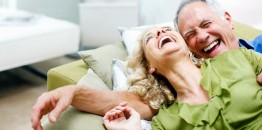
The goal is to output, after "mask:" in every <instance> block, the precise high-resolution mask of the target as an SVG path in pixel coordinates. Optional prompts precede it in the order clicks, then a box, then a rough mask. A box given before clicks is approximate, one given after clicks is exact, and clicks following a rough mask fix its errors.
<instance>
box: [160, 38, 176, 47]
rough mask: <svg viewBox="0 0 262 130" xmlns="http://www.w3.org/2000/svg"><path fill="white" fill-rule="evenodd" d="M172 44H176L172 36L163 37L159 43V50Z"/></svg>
mask: <svg viewBox="0 0 262 130" xmlns="http://www.w3.org/2000/svg"><path fill="white" fill-rule="evenodd" d="M171 42H176V40H175V39H173V38H172V37H170V36H163V37H161V39H160V41H159V43H158V48H159V49H160V48H162V47H163V46H164V45H165V44H166V43H171Z"/></svg>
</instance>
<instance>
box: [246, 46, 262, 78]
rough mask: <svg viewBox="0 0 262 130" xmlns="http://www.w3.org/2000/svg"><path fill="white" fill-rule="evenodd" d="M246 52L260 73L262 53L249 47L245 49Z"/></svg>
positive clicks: (261, 69)
mask: <svg viewBox="0 0 262 130" xmlns="http://www.w3.org/2000/svg"><path fill="white" fill-rule="evenodd" d="M244 54H245V55H246V57H247V59H248V60H249V62H250V64H251V65H252V66H253V68H254V71H255V73H256V74H257V75H259V74H260V73H261V72H262V54H261V53H258V52H255V51H254V50H248V49H245V51H244Z"/></svg>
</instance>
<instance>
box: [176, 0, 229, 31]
mask: <svg viewBox="0 0 262 130" xmlns="http://www.w3.org/2000/svg"><path fill="white" fill-rule="evenodd" d="M196 1H202V2H204V3H206V4H207V6H209V7H210V8H211V9H212V10H213V11H215V12H216V13H217V14H218V15H219V16H220V17H221V18H224V14H225V12H226V10H225V9H224V8H222V7H221V6H220V4H219V3H218V2H217V1H216V0H182V2H181V3H180V5H179V7H178V10H177V12H176V17H175V19H174V25H175V27H176V28H177V30H178V17H179V14H180V12H181V10H182V9H183V8H184V7H185V6H186V5H188V4H190V3H193V2H196Z"/></svg>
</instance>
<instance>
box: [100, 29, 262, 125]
mask: <svg viewBox="0 0 262 130" xmlns="http://www.w3.org/2000/svg"><path fill="white" fill-rule="evenodd" d="M140 46H141V47H140V51H138V53H137V55H136V56H135V57H134V58H133V59H130V60H129V62H128V64H129V67H133V69H131V68H129V70H128V71H129V72H131V73H130V74H131V76H130V77H131V78H130V84H131V87H130V88H129V89H130V91H134V92H136V93H138V94H140V95H141V96H143V97H144V99H146V101H149V104H150V105H151V106H152V107H153V108H158V107H160V106H161V104H162V103H164V104H163V105H162V106H161V108H160V110H159V112H158V114H157V115H156V116H155V117H154V118H153V120H152V128H153V129H168V130H169V129H188V130H192V129H203V130H206V129H229V130H231V129H232V130H233V129H259V128H262V109H261V108H262V88H261V86H260V85H259V84H258V83H257V81H256V77H257V75H258V74H260V73H261V71H262V55H261V54H259V53H256V52H254V51H251V50H247V49H244V48H239V49H235V50H230V51H226V52H223V53H222V54H220V55H218V56H216V57H214V58H212V59H207V60H205V61H204V62H203V63H202V64H201V67H200V68H198V67H197V66H196V65H195V64H194V62H193V61H192V59H191V58H190V56H191V54H190V51H189V50H188V48H187V45H186V43H185V42H184V40H183V38H182V37H181V35H180V34H179V33H178V32H176V31H172V30H170V29H169V28H152V29H150V30H149V31H147V32H146V33H145V34H144V35H143V37H142V40H141V44H140ZM130 69H131V71H130ZM132 73H133V74H132ZM133 75H135V76H133ZM165 80H167V81H168V82H165ZM168 88H169V89H168ZM172 90H174V91H172ZM171 94H173V95H174V96H175V98H170V97H172V96H170V95H171ZM137 115H138V113H137V112H135V111H134V110H133V109H132V108H130V107H128V106H127V105H126V104H125V103H123V104H120V105H119V106H117V107H115V108H114V109H112V110H111V111H109V112H108V113H106V115H105V116H104V122H105V126H106V127H107V128H108V129H117V128H119V127H122V128H123V126H121V125H119V123H123V122H125V124H131V125H127V127H125V128H123V129H133V128H136V129H137V128H141V127H138V126H139V123H138V122H139V121H138V120H139V119H140V118H139V116H137ZM134 117H136V118H134ZM122 128H121V129H122Z"/></svg>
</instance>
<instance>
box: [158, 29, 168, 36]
mask: <svg viewBox="0 0 262 130" xmlns="http://www.w3.org/2000/svg"><path fill="white" fill-rule="evenodd" d="M165 32H166V31H165V30H163V29H161V30H158V31H157V36H160V34H161V33H165Z"/></svg>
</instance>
